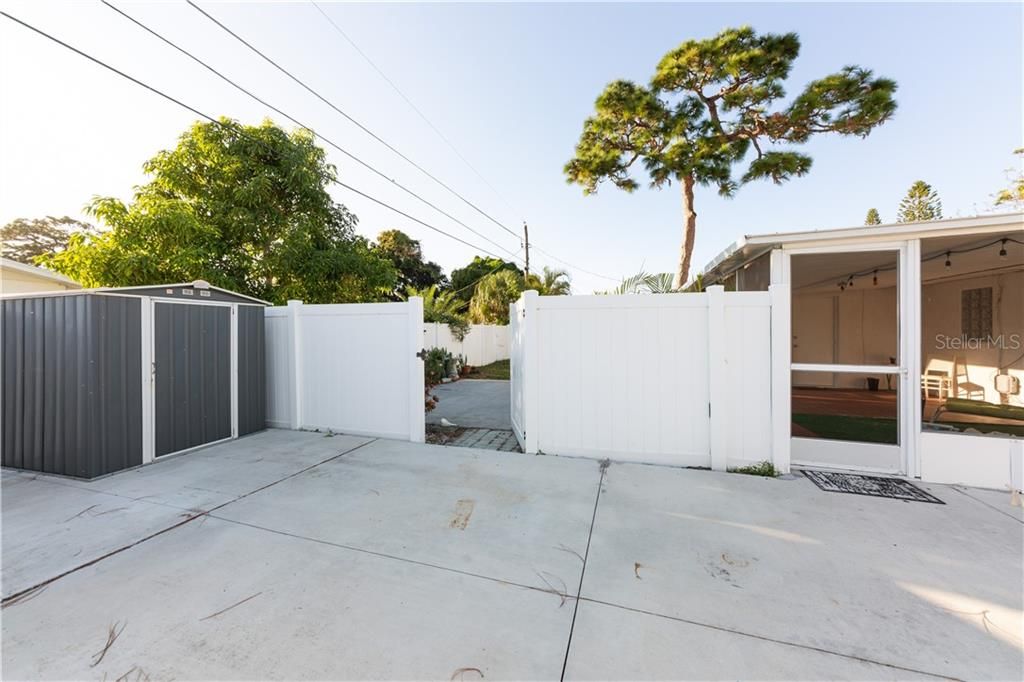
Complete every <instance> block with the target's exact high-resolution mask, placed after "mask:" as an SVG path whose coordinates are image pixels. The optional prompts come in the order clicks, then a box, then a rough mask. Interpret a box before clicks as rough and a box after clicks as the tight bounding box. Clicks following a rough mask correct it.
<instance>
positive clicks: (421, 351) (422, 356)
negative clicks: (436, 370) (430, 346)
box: [416, 348, 427, 360]
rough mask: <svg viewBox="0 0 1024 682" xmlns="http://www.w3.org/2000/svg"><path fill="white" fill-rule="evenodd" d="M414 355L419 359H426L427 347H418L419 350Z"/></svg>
mask: <svg viewBox="0 0 1024 682" xmlns="http://www.w3.org/2000/svg"><path fill="white" fill-rule="evenodd" d="M416 357H418V358H419V359H420V360H426V358H427V349H426V348H420V349H419V351H418V352H417V353H416Z"/></svg>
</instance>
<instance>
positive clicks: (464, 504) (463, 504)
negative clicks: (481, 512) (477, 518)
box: [448, 500, 476, 530]
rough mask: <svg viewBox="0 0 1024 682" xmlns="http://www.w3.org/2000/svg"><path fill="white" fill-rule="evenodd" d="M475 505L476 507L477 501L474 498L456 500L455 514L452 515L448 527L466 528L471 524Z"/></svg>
mask: <svg viewBox="0 0 1024 682" xmlns="http://www.w3.org/2000/svg"><path fill="white" fill-rule="evenodd" d="M474 507H476V502H475V501H473V500H459V501H458V502H456V503H455V515H454V516H453V517H452V520H451V523H449V524H448V527H449V528H455V529H456V530H466V526H468V525H469V517H470V516H472V515H473V508H474Z"/></svg>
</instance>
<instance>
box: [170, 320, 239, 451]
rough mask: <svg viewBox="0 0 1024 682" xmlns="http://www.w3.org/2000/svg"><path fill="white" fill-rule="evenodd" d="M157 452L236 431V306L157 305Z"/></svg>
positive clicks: (221, 437)
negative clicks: (233, 343) (233, 402)
mask: <svg viewBox="0 0 1024 682" xmlns="http://www.w3.org/2000/svg"><path fill="white" fill-rule="evenodd" d="M153 351H154V352H153V363H154V365H155V368H156V372H155V374H154V391H153V392H154V396H153V412H154V414H155V432H156V434H155V435H156V452H155V454H156V456H157V457H160V456H162V455H166V454H169V453H172V452H179V451H181V450H185V449H188V448H193V447H196V446H198V445H205V444H206V443H212V442H214V441H217V440H221V439H223V438H230V437H231V308H229V307H227V306H212V305H180V304H177V303H174V302H157V303H156V304H154V306H153Z"/></svg>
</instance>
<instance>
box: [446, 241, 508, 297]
mask: <svg viewBox="0 0 1024 682" xmlns="http://www.w3.org/2000/svg"><path fill="white" fill-rule="evenodd" d="M519 251H522V249H519ZM519 251H517V252H516V253H519ZM498 260H501V259H500V258H499V259H498ZM505 265H507V263H506V262H505V261H501V263H499V264H498V265H497V266H495V268H494V269H493V270H491V271H490V272H485V273H484V274H482V275H480V276H479V277H477V278H476V279H474V280H473V281H472V282H470V283H469V284H467V285H466V286H464V287H459V288H458V289H453V290H452V293H453V294H457V293H459V292H460V291H465V290H466V289H469V288H470V287H475V286H476V285H477V284H479V283H480V282H481V281H482V280H483V279H484V278H485V277H490V276H491V275H493V274H494V273H496V272H497V271H498V270H501V269H502V268H503V267H505Z"/></svg>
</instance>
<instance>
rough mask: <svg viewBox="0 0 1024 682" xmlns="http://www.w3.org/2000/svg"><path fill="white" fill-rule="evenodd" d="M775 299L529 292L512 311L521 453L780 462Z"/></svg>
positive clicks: (515, 418)
mask: <svg viewBox="0 0 1024 682" xmlns="http://www.w3.org/2000/svg"><path fill="white" fill-rule="evenodd" d="M771 301H772V294H769V293H767V292H730V293H726V292H725V291H724V290H723V289H722V288H721V287H710V288H709V291H708V292H706V293H688V294H657V295H650V294H648V295H626V296H538V295H537V293H536V292H534V291H527V292H526V293H525V294H524V295H523V296H522V297H521V298H520V299H519V301H517V302H516V303H515V304H513V305H512V308H511V313H512V316H511V319H512V324H511V337H512V349H511V358H512V362H511V370H512V423H513V428H514V430H515V432H516V436H517V438H518V439H519V441H520V444H521V445H522V446H523V450H524V451H525V452H530V453H535V452H547V453H551V454H566V455H584V456H591V457H610V458H612V459H617V460H624V461H636V462H646V463H652V464H672V465H677V466H700V467H712V468H714V469H718V470H724V469H726V468H727V467H728V468H732V467H736V466H743V465H745V464H750V463H754V462H758V461H762V460H771V459H772V429H771V426H772V425H771V405H772V396H771V387H772V364H771V361H772V357H771Z"/></svg>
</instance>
